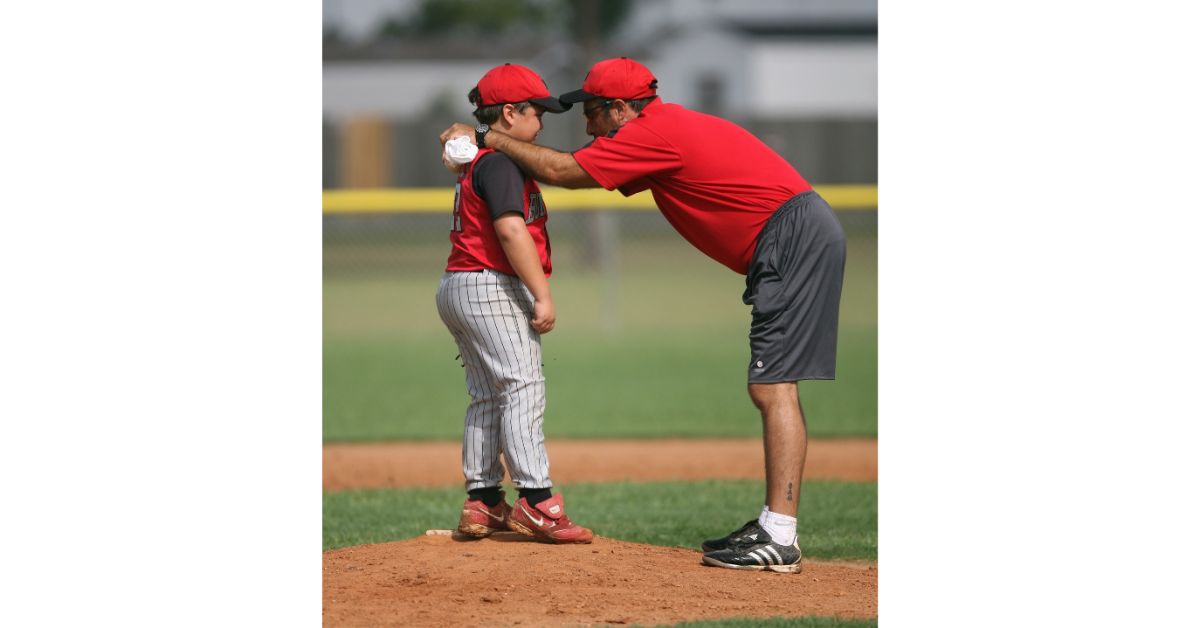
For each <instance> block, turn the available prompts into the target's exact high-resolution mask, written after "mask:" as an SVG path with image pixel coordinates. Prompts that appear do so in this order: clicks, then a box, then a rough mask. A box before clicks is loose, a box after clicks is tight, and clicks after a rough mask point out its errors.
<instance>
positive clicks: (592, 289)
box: [323, 234, 878, 441]
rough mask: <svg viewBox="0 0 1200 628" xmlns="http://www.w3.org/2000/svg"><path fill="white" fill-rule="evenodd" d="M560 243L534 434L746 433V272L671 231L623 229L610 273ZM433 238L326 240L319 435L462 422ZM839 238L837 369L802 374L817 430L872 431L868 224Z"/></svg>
mask: <svg viewBox="0 0 1200 628" xmlns="http://www.w3.org/2000/svg"><path fill="white" fill-rule="evenodd" d="M569 242H570V241H569V240H567V241H566V242H564V241H563V240H558V241H556V243H555V252H554V255H555V274H554V277H553V278H552V280H551V283H552V286H553V290H554V294H555V301H556V305H557V307H558V325H557V327H556V329H555V330H554V331H553V332H552V333H550V334H547V335H546V336H545V337H544V338H543V358H544V363H545V373H546V380H547V391H546V394H547V412H546V423H545V431H546V434H547V435H548V436H551V437H576V438H589V437H634V438H636V437H665V436H683V437H700V436H757V435H759V434H760V433H761V432H760V430H761V427H760V420H759V417H758V413H757V411H755V409H754V408H753V406H752V405H751V403H750V400H749V398H748V397H747V395H746V384H745V382H746V365H747V363H748V362H749V346H748V341H747V332H748V330H749V321H750V315H749V308H748V307H747V306H746V305H744V304H743V303H742V302H741V295H742V290H743V289H744V288H745V280H744V278H743V277H742V276H740V275H737V274H736V273H733V272H731V271H729V270H728V269H726V268H724V267H722V266H720V265H719V264H717V263H715V262H713V261H712V260H709V259H707V258H706V257H704V256H703V255H702V254H700V253H699V252H697V251H696V250H694V249H692V248H691V247H690V246H689V245H687V243H685V242H683V241H682V239H680V238H678V236H674V235H673V234H672V235H671V236H670V237H669V238H666V239H628V240H622V242H621V255H620V258H619V268H620V272H619V274H618V275H617V278H616V279H615V280H614V279H606V278H605V277H602V276H600V275H598V274H596V273H595V272H593V271H590V270H587V267H586V266H585V265H584V264H583V263H582V262H581V261H580V259H579V257H580V254H579V251H578V250H576V249H578V247H575V248H572V246H571V245H570V244H569ZM445 248H446V247H445V245H444V244H443V243H441V242H437V243H433V242H416V243H414V242H407V241H405V242H399V243H397V242H395V241H390V240H387V239H386V238H384V239H382V240H370V241H359V242H350V243H340V244H339V243H327V244H326V269H327V272H326V275H325V279H324V365H323V368H324V408H323V410H324V413H323V417H324V425H323V427H324V438H325V440H327V441H356V440H357V441H369V440H385V439H454V438H459V437H460V436H461V430H462V416H463V413H464V411H465V409H466V405H467V401H468V398H467V395H466V390H465V386H464V384H463V370H462V368H461V367H460V366H459V365H458V363H457V362H456V361H455V360H454V357H455V355H456V354H457V353H458V350H457V348H456V347H455V345H454V342H453V340H452V339H451V338H450V335H449V333H448V332H447V331H446V330H445V328H444V327H443V326H442V323H441V321H440V320H439V319H438V316H437V311H436V308H435V306H434V302H433V298H434V292H435V291H436V288H437V282H438V279H439V278H440V276H441V271H440V264H441V263H442V262H444V260H445V255H446V252H445V250H444V249H445ZM848 250H849V258H848V261H847V267H846V280H845V288H844V290H843V298H842V317H841V324H840V328H839V346H838V379H837V380H836V381H832V382H802V383H801V387H800V394H801V400H802V402H803V404H804V408H805V411H806V414H807V417H808V422H809V430H810V433H811V434H812V435H813V436H815V437H834V436H874V435H875V433H876V414H877V406H878V400H877V371H876V357H877V349H876V331H875V320H876V318H875V312H876V295H875V282H876V279H875V276H876V273H875V265H876V259H875V238H874V237H873V236H872V237H863V236H859V237H852V238H850V240H849V241H848ZM381 260H383V261H381ZM388 264H391V265H393V266H389V265H388ZM606 295H607V296H606ZM606 303H607V304H608V305H606Z"/></svg>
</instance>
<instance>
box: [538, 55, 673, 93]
mask: <svg viewBox="0 0 1200 628" xmlns="http://www.w3.org/2000/svg"><path fill="white" fill-rule="evenodd" d="M657 93H658V79H656V78H654V75H653V74H651V73H650V70H648V69H647V68H646V66H644V65H642V64H640V63H638V62H637V61H634V60H633V59H630V58H629V57H620V58H617V59H605V60H604V61H597V62H596V65H593V66H592V69H591V70H588V73H587V77H586V78H584V79H583V89H577V90H575V91H573V92H567V93H566V94H563V95H562V96H559V97H558V99H559V100H561V101H562V103H563V104H564V105H570V104H572V103H577V102H584V101H587V100H591V99H593V98H620V99H621V100H637V99H639V98H648V97H650V96H656V95H657Z"/></svg>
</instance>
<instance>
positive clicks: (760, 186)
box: [441, 57, 846, 573]
mask: <svg viewBox="0 0 1200 628" xmlns="http://www.w3.org/2000/svg"><path fill="white" fill-rule="evenodd" d="M657 88H658V81H657V79H655V78H654V76H653V75H652V74H651V73H650V71H649V70H648V69H647V68H646V67H645V66H643V65H642V64H640V63H638V62H637V61H634V60H632V59H628V58H625V57H621V58H619V59H607V60H604V61H600V62H598V63H596V64H595V65H594V66H592V69H591V71H589V72H588V75H587V78H586V79H585V80H584V83H583V88H582V89H579V90H576V91H573V92H570V93H568V94H564V95H562V96H560V97H559V99H560V100H561V101H562V102H563V104H564V105H571V104H573V103H577V102H578V103H583V115H584V117H585V118H586V120H587V132H588V134H589V135H591V136H593V137H594V138H595V139H594V140H593V141H592V142H591V143H590V144H588V145H587V146H584V147H583V148H581V149H579V150H578V151H575V152H574V153H563V152H559V151H556V150H553V149H550V148H546V147H543V146H538V145H536V144H533V143H531V142H525V141H521V140H520V139H518V138H514V137H512V136H511V135H508V134H505V133H501V132H498V131H496V130H495V129H490V128H487V127H486V125H481V126H480V127H476V128H475V129H471V128H470V127H468V126H466V125H462V124H455V125H454V126H452V127H450V128H449V129H447V130H446V131H445V132H443V133H442V135H441V141H442V142H443V143H444V142H446V141H447V140H449V139H451V138H453V137H457V136H461V135H470V134H472V132H473V134H474V137H475V140H476V142H475V143H476V144H477V145H479V146H481V147H487V148H489V149H493V150H497V151H500V152H502V153H504V154H505V155H508V156H509V157H511V158H512V159H513V161H515V162H516V163H517V165H518V166H520V167H521V169H522V170H523V171H525V172H527V173H529V174H530V175H531V176H532V177H533V178H535V179H537V180H539V181H542V182H545V183H549V184H551V185H558V186H562V187H566V188H586V187H603V188H605V189H608V190H614V189H616V190H620V191H621V193H622V194H624V195H626V196H629V195H632V194H636V193H638V192H641V191H644V190H647V189H648V190H650V192H651V193H652V194H653V196H654V200H655V203H656V204H657V205H658V208H659V210H660V211H661V212H662V214H663V216H665V217H666V219H667V221H668V222H670V223H671V225H672V226H674V227H675V229H676V230H677V231H679V233H680V235H682V236H683V237H684V238H685V239H687V241H688V242H691V243H692V245H693V246H695V247H696V248H698V249H699V250H700V251H702V252H703V253H705V254H706V255H708V256H709V257H711V258H713V259H715V260H717V261H718V262H720V263H722V264H724V265H725V266H727V267H729V268H730V269H732V270H734V271H735V272H738V273H741V274H744V275H746V291H745V293H744V294H743V296H742V299H743V301H744V302H745V303H746V304H747V305H751V306H753V307H752V310H751V317H752V320H751V325H750V352H751V355H750V364H749V367H748V382H749V384H748V390H749V394H750V398H751V400H752V401H753V402H754V404H755V406H757V407H758V409H759V411H760V412H761V414H762V420H763V443H764V449H765V454H766V483H767V491H766V499H765V502H766V503H765V504H764V505H763V509H762V512H761V513H760V515H759V517H758V518H757V519H754V520H751V521H749V522H747V523H746V525H744V526H742V527H741V528H739V529H738V530H735V531H734V532H732V533H730V534H728V535H726V536H725V537H722V538H719V539H713V540H709V541H705V542H704V543H703V544H702V548H703V550H704V552H705V554H704V559H703V560H704V563H705V564H708V565H713V566H718V567H729V568H734V569H753V570H763V569H769V570H772V571H780V572H792V573H794V572H798V571H800V562H801V554H800V546H799V542H798V540H797V537H796V517H795V515H796V509H797V506H798V504H799V496H800V479H801V475H802V474H803V470H804V459H805V454H806V451H807V442H808V439H807V430H806V425H805V419H804V414H803V410H802V409H801V406H800V400H799V396H798V394H797V389H796V382H797V381H799V380H807V379H833V377H834V365H835V360H836V353H837V320H838V305H839V302H840V300H841V288H842V272H843V268H844V266H845V257H846V240H845V234H844V233H843V231H842V227H841V224H840V223H839V222H838V220H837V217H836V216H835V215H834V214H833V210H832V209H831V208H830V207H829V205H828V204H827V203H826V202H825V201H824V200H823V199H822V198H821V197H820V196H819V195H818V194H817V193H816V192H815V191H813V189H812V186H811V185H809V183H808V182H807V181H805V180H804V178H803V177H802V176H800V173H798V172H796V170H795V168H793V167H792V166H791V165H790V164H788V163H787V161H785V160H784V159H783V158H782V157H780V156H779V155H778V154H777V153H775V151H773V150H771V149H770V148H769V147H768V146H767V145H766V144H764V143H763V142H762V141H760V140H759V139H758V138H756V137H754V136H753V135H751V134H750V133H749V132H747V131H746V130H745V129H742V128H741V127H739V126H737V125H735V124H733V123H732V122H729V121H727V120H723V119H721V118H717V117H715V116H710V115H706V114H703V113H699V112H696V111H690V110H688V109H685V108H684V107H681V106H679V105H674V104H668V103H663V102H661V101H660V100H659V99H658V96H657V93H656V92H657Z"/></svg>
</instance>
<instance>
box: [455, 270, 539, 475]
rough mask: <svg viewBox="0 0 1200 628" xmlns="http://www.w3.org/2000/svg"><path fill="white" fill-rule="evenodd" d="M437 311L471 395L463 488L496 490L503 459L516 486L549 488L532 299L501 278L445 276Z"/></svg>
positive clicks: (486, 273)
mask: <svg viewBox="0 0 1200 628" xmlns="http://www.w3.org/2000/svg"><path fill="white" fill-rule="evenodd" d="M437 308H438V315H440V316H441V318H442V322H443V323H445V324H446V328H447V329H449V330H450V334H451V335H453V336H454V342H455V343H456V344H457V345H458V350H459V354H460V355H461V356H462V361H463V367H464V370H465V371H466V379H467V392H468V393H470V395H471V403H470V404H469V405H468V406H467V414H466V418H465V419H464V425H463V449H462V464H463V476H464V477H465V478H466V487H467V490H468V491H469V490H473V489H477V488H484V487H488V486H500V482H501V480H503V479H504V467H503V466H502V465H501V463H500V454H501V453H503V454H504V460H505V463H506V464H507V466H508V473H509V476H510V477H511V478H512V481H513V484H514V485H516V487H517V488H549V487H550V486H551V483H550V461H549V459H548V458H547V456H546V444H545V437H544V436H543V434H542V420H543V416H544V414H545V409H546V379H545V377H543V375H542V337H541V334H539V333H538V332H537V331H535V330H534V329H533V327H531V326H530V325H529V320H530V319H531V318H532V317H533V295H532V294H531V293H530V292H529V290H528V289H527V288H526V287H525V285H524V284H522V283H521V280H520V278H518V277H514V276H511V275H505V274H504V273H498V272H495V271H492V270H484V271H479V272H448V273H446V274H445V275H443V276H442V281H441V283H440V284H439V285H438V290H437Z"/></svg>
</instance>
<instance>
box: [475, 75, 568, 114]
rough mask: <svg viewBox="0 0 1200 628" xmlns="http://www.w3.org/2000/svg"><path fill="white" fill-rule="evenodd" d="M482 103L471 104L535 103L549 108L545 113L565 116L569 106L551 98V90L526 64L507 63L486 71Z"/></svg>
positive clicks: (482, 86) (480, 82) (480, 81)
mask: <svg viewBox="0 0 1200 628" xmlns="http://www.w3.org/2000/svg"><path fill="white" fill-rule="evenodd" d="M476 87H477V88H479V100H478V101H476V102H472V103H471V104H473V105H475V106H476V107H488V106H491V105H505V104H516V103H519V102H525V101H529V102H533V103H537V104H539V105H541V106H543V107H545V108H546V111H552V112H554V113H562V112H564V111H566V110H567V109H569V108H570V107H571V106H570V105H563V104H562V103H560V102H558V99H557V98H555V97H553V96H551V95H550V88H548V87H546V81H544V80H542V77H540V76H538V74H537V72H534V71H533V70H530V69H529V68H527V67H525V66H523V65H515V64H512V63H505V64H504V65H498V66H496V67H494V68H492V69H490V70H488V71H487V74H484V75H483V78H481V79H479V84H478V85H476Z"/></svg>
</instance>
